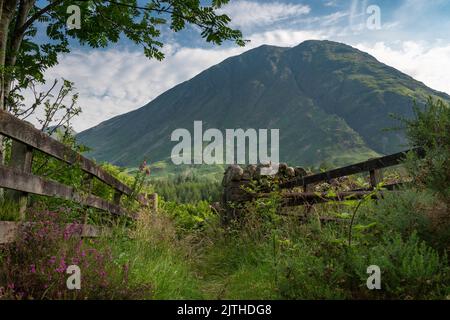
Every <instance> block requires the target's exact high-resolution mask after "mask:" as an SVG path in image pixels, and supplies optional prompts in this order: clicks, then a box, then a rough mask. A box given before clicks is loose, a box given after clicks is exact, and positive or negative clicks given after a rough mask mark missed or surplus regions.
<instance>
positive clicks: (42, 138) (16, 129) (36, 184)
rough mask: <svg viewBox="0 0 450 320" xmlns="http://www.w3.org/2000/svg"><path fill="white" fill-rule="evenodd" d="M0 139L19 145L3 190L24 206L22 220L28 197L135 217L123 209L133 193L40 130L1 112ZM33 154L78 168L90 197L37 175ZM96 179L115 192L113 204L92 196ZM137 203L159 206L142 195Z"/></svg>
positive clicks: (2, 177) (1, 180)
mask: <svg viewBox="0 0 450 320" xmlns="http://www.w3.org/2000/svg"><path fill="white" fill-rule="evenodd" d="M0 135H2V136H5V137H8V138H11V139H12V140H13V141H14V142H15V143H13V145H12V149H13V150H12V152H11V154H12V157H11V159H10V161H9V162H10V165H9V166H6V165H1V164H0V188H5V189H10V190H13V192H14V198H15V199H16V200H17V201H18V202H19V203H20V213H21V219H23V218H24V214H25V209H26V205H27V202H28V194H35V195H40V196H48V197H56V198H60V199H65V200H70V201H74V202H76V203H79V204H81V205H85V206H87V207H92V208H96V209H100V210H103V211H107V212H110V213H112V214H114V215H122V216H129V217H134V215H133V214H132V213H130V212H127V210H126V209H124V208H123V207H121V205H120V201H121V198H122V196H124V195H125V196H129V197H131V196H133V190H132V189H131V188H130V187H129V186H127V185H125V184H123V183H122V182H120V181H119V180H118V179H116V178H115V177H113V176H112V175H110V174H109V173H107V172H106V171H105V170H103V169H102V168H100V167H99V166H98V165H96V164H95V163H94V162H93V161H91V160H89V159H87V158H85V157H83V156H82V155H81V154H79V153H77V152H75V151H73V150H72V149H71V148H69V147H67V146H66V145H64V144H62V143H60V142H59V141H57V140H55V139H53V138H51V137H50V136H49V135H47V134H45V133H43V132H41V131H39V130H37V129H36V128H34V127H33V126H32V125H31V124H29V123H27V122H25V121H21V120H19V119H17V118H16V117H14V116H13V115H11V114H9V113H7V112H5V111H1V110H0ZM33 150H39V151H41V152H43V153H45V154H47V155H49V156H51V157H53V158H55V159H58V160H60V161H62V162H65V163H67V164H69V165H77V166H78V167H79V168H80V169H81V170H82V171H83V172H84V173H86V176H87V178H86V181H84V183H85V184H86V186H88V190H89V191H88V193H87V194H86V193H80V192H78V191H77V190H75V189H74V188H73V187H70V186H67V185H64V184H61V183H59V182H55V181H52V180H48V179H45V178H43V177H40V176H37V175H33V174H32V163H33ZM94 178H96V179H98V180H100V181H101V182H103V183H105V184H106V185H108V186H110V187H112V188H113V189H114V199H113V202H109V201H107V200H104V199H102V198H100V197H97V196H95V195H93V194H92V193H91V192H92V183H93V179H94ZM135 200H136V201H138V202H139V204H140V205H143V206H148V205H149V204H150V202H152V203H153V206H156V205H157V195H156V194H153V195H150V196H148V195H145V194H139V195H137V196H136V197H135ZM154 209H156V208H154ZM0 230H1V228H0Z"/></svg>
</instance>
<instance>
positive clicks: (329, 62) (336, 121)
mask: <svg viewBox="0 0 450 320" xmlns="http://www.w3.org/2000/svg"><path fill="white" fill-rule="evenodd" d="M429 95H432V96H434V97H439V98H441V99H444V100H447V101H450V96H448V95H447V94H444V93H441V92H438V91H435V90H432V89H430V88H428V87H426V86H425V85H424V84H423V83H421V82H419V81H416V80H414V79H413V78H411V77H410V76H408V75H406V74H404V73H401V72H400V71H398V70H396V69H394V68H392V67H389V66H387V65H385V64H383V63H380V62H379V61H378V60H376V59H375V58H374V57H372V56H371V55H369V54H367V53H364V52H361V51H359V50H357V49H355V48H353V47H351V46H348V45H345V44H341V43H336V42H331V41H306V42H303V43H301V44H300V45H298V46H296V47H293V48H281V47H274V46H267V45H264V46H261V47H258V48H256V49H253V50H249V51H247V52H245V53H243V54H241V55H239V56H235V57H231V58H228V59H226V60H225V61H223V62H221V63H219V64H218V65H215V66H213V67H211V68H209V69H207V70H205V71H203V72H202V73H200V74H199V75H197V76H196V77H194V78H192V79H191V80H189V81H186V82H183V83H181V84H179V85H177V86H175V87H174V88H172V89H170V90H168V91H166V92H165V93H163V94H161V95H160V96H159V97H157V98H156V99H154V100H153V101H151V102H150V103H148V104H147V105H146V106H144V107H142V108H140V109H137V110H135V111H132V112H130V113H127V114H124V115H120V116H117V117H115V118H113V119H110V120H108V121H105V122H103V123H101V124H100V125H98V126H96V127H94V128H91V129H89V130H86V131H84V132H82V133H80V134H79V135H78V139H79V141H80V142H81V143H83V144H85V145H87V146H89V147H91V148H92V149H93V150H92V152H91V153H90V154H88V156H90V157H93V158H95V159H97V160H99V161H103V160H105V161H110V162H112V163H115V164H118V165H122V166H136V165H138V164H139V162H140V161H142V159H144V158H148V159H149V160H151V161H152V162H154V161H160V160H168V159H169V158H170V154H171V150H172V148H173V147H174V145H176V142H171V141H170V136H171V133H172V131H173V130H174V129H177V128H186V129H188V130H189V131H191V132H192V131H193V122H194V120H202V121H203V127H204V129H203V130H206V129H207V128H218V129H220V130H222V131H223V132H224V130H225V129H227V128H228V129H234V128H243V129H247V128H255V129H260V128H267V129H271V128H278V129H280V149H281V150H280V160H281V161H283V162H288V163H290V164H296V165H317V164H319V163H323V162H325V161H326V162H328V163H332V164H335V165H342V164H348V163H350V162H353V161H358V160H363V159H364V160H365V159H367V158H370V157H373V156H377V155H379V154H388V153H393V152H396V151H399V150H402V149H405V145H404V144H405V138H404V136H403V134H402V133H401V132H394V131H386V130H384V129H387V128H392V127H395V126H397V125H398V123H396V122H395V121H394V119H393V118H392V117H391V116H390V114H396V115H401V116H407V117H408V116H411V115H412V105H413V100H416V101H417V102H418V103H419V104H420V103H423V102H424V101H425V99H426V98H427V96H429Z"/></svg>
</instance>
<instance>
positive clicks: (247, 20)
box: [221, 0, 311, 28]
mask: <svg viewBox="0 0 450 320" xmlns="http://www.w3.org/2000/svg"><path fill="white" fill-rule="evenodd" d="M221 11H222V12H223V13H226V14H227V15H228V16H229V17H230V18H231V23H232V25H233V26H237V27H241V28H248V27H253V26H262V25H270V24H273V23H276V22H279V21H282V20H286V19H289V18H292V17H298V16H300V15H305V14H308V13H309V12H310V11H311V8H310V7H309V6H307V5H303V4H290V3H281V2H270V3H258V2H256V1H247V0H243V1H232V2H230V3H229V4H228V5H227V6H225V7H224V8H223V9H222V10H221Z"/></svg>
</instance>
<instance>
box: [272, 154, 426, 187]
mask: <svg viewBox="0 0 450 320" xmlns="http://www.w3.org/2000/svg"><path fill="white" fill-rule="evenodd" d="M408 152H414V153H416V154H417V155H419V156H421V157H423V156H424V153H425V152H424V150H423V149H422V148H414V149H411V150H406V151H402V152H398V153H395V154H391V155H388V156H384V157H380V158H375V159H370V160H367V161H364V162H360V163H356V164H352V165H349V166H346V167H342V168H338V169H333V170H330V171H326V172H321V173H318V174H314V175H310V176H304V177H298V178H294V179H292V180H289V181H286V182H284V183H282V184H280V189H290V188H295V187H305V186H307V185H309V184H313V183H318V182H324V181H329V180H331V179H336V178H340V177H345V176H349V175H353V174H358V173H364V172H370V171H374V170H380V169H384V168H387V167H392V166H395V165H398V164H400V163H401V162H402V161H403V160H405V158H406V154H407V153H408Z"/></svg>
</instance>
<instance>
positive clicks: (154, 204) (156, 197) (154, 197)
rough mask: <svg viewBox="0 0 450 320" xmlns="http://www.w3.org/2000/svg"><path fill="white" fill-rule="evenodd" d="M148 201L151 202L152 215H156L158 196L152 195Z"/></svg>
mask: <svg viewBox="0 0 450 320" xmlns="http://www.w3.org/2000/svg"><path fill="white" fill-rule="evenodd" d="M150 201H151V202H152V211H153V213H158V194H157V193H152V194H151V195H150Z"/></svg>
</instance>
